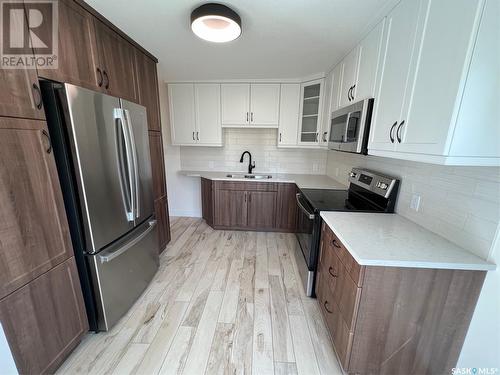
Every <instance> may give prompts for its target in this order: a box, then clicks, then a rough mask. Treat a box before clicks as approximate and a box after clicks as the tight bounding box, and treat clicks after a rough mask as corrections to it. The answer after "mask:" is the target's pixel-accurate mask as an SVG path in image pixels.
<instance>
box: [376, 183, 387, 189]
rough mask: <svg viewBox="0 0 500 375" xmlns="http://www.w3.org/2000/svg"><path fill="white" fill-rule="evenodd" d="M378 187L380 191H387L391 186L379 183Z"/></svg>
mask: <svg viewBox="0 0 500 375" xmlns="http://www.w3.org/2000/svg"><path fill="white" fill-rule="evenodd" d="M377 187H378V188H379V189H382V190H387V188H388V187H389V185H387V184H386V183H385V182H380V181H379V182H377Z"/></svg>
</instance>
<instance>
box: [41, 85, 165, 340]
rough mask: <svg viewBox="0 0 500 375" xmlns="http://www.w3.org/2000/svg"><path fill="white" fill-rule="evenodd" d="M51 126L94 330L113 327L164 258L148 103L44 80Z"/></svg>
mask: <svg viewBox="0 0 500 375" xmlns="http://www.w3.org/2000/svg"><path fill="white" fill-rule="evenodd" d="M42 94H43V95H42V96H43V100H44V105H45V111H46V115H47V122H48V125H49V132H50V137H51V141H52V147H53V149H54V156H55V158H56V163H57V169H58V173H59V178H60V181H61V187H62V190H63V196H64V201H65V207H66V212H67V216H68V221H69V224H70V231H71V238H72V242H73V247H74V251H75V259H76V262H77V266H78V271H79V276H80V279H81V284H82V290H83V293H84V298H85V304H86V308H87V315H88V317H89V323H90V326H91V329H92V330H96V331H97V330H109V329H110V328H111V327H112V326H113V325H114V324H115V323H116V322H117V321H118V320H119V319H120V318H121V317H122V316H123V315H124V314H125V313H126V312H127V311H128V310H129V308H130V307H131V306H132V305H133V304H134V302H135V301H136V300H137V298H138V297H139V296H140V295H141V293H142V292H143V291H144V289H145V288H146V287H147V285H148V284H149V282H150V281H151V279H152V278H153V276H154V274H155V273H156V271H157V269H158V265H159V260H158V253H159V251H158V250H159V249H158V247H159V243H158V239H157V235H158V234H157V227H156V220H155V218H154V216H153V213H154V206H153V192H152V177H151V163H150V154H149V141H148V126H147V116H146V108H145V107H143V106H140V105H138V104H136V103H132V102H129V101H126V100H123V99H120V98H116V97H113V96H109V95H105V94H102V93H98V92H94V91H91V90H87V89H84V88H81V87H77V86H74V85H70V84H59V83H53V82H43V83H42Z"/></svg>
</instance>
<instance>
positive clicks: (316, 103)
mask: <svg viewBox="0 0 500 375" xmlns="http://www.w3.org/2000/svg"><path fill="white" fill-rule="evenodd" d="M323 85H324V79H318V80H315V81H309V82H305V83H303V84H302V101H301V105H300V132H299V142H298V143H299V145H310V146H315V145H318V144H319V139H320V134H319V133H320V124H321V111H322V105H323V103H322V102H323V100H322V98H323Z"/></svg>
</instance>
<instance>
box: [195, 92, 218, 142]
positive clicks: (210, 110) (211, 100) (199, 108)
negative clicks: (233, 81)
mask: <svg viewBox="0 0 500 375" xmlns="http://www.w3.org/2000/svg"><path fill="white" fill-rule="evenodd" d="M194 94H195V96H194V98H195V119H196V131H197V133H196V140H197V142H198V143H200V144H203V145H204V146H209V145H210V146H222V126H221V118H220V117H221V116H220V112H221V111H220V84H218V83H200V84H198V83H197V84H195V85H194Z"/></svg>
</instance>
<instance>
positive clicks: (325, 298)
mask: <svg viewBox="0 0 500 375" xmlns="http://www.w3.org/2000/svg"><path fill="white" fill-rule="evenodd" d="M324 276H325V275H324V273H321V274H318V285H317V289H316V294H317V298H318V303H319V306H320V309H321V313H322V314H323V317H324V318H325V321H326V325H327V327H328V331H329V332H330V335H331V337H332V341H333V346H334V347H335V351H336V352H337V355H338V357H339V360H340V363H341V365H342V367H343V368H344V370H347V368H348V366H349V358H350V356H351V349H352V342H353V336H354V334H353V333H352V332H351V331H350V330H349V328H348V327H347V325H346V323H345V322H344V319H343V318H342V314H341V313H340V309H339V307H338V305H337V303H336V302H335V300H334V298H333V296H332V293H331V291H330V288H329V287H328V285H327V283H328V281H327V280H326V279H325V277H324Z"/></svg>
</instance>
